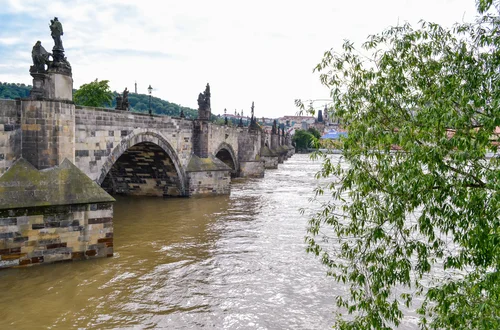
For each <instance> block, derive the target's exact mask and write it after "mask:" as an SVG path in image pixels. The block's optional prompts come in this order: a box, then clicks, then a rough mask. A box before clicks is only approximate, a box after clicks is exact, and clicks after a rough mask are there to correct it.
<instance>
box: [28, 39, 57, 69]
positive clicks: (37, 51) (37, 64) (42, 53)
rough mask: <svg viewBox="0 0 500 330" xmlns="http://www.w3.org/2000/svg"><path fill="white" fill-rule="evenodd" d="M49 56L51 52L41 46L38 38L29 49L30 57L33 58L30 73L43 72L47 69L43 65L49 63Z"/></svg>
mask: <svg viewBox="0 0 500 330" xmlns="http://www.w3.org/2000/svg"><path fill="white" fill-rule="evenodd" d="M49 56H52V54H51V53H49V52H48V51H46V50H45V48H43V46H42V42H41V41H40V40H38V41H37V42H36V44H35V45H34V46H33V49H32V50H31V58H32V59H33V65H32V66H31V67H30V72H31V73H45V72H47V69H46V67H45V65H47V66H48V65H49V64H50V61H49Z"/></svg>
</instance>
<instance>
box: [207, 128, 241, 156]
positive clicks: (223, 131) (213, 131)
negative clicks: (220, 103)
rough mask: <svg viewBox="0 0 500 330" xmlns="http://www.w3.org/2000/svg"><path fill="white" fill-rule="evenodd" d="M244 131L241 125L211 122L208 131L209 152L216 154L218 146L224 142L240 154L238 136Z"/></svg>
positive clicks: (236, 153)
mask: <svg viewBox="0 0 500 330" xmlns="http://www.w3.org/2000/svg"><path fill="white" fill-rule="evenodd" d="M242 131H243V129H242V128H239V127H230V126H221V125H215V124H211V125H210V127H209V132H208V138H209V140H208V152H209V153H212V154H213V155H215V153H216V151H217V148H219V147H220V145H221V144H222V143H223V142H224V143H226V144H228V145H230V146H231V147H232V148H233V151H234V153H235V155H238V151H239V149H238V136H239V135H240V133H241V132H242ZM235 161H236V160H235Z"/></svg>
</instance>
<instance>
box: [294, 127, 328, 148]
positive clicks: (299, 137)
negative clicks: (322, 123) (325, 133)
mask: <svg viewBox="0 0 500 330" xmlns="http://www.w3.org/2000/svg"><path fill="white" fill-rule="evenodd" d="M320 137H321V134H320V133H319V132H318V130H317V129H315V128H314V127H310V128H309V129H307V130H303V129H298V130H296V131H295V134H294V135H293V137H292V142H293V143H294V145H295V149H296V150H297V151H308V150H309V149H312V148H314V146H315V141H317V139H319V138H320Z"/></svg>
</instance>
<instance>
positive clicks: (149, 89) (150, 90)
mask: <svg viewBox="0 0 500 330" xmlns="http://www.w3.org/2000/svg"><path fill="white" fill-rule="evenodd" d="M152 91H153V87H151V85H149V87H148V92H149V115H150V116H151V92H152Z"/></svg>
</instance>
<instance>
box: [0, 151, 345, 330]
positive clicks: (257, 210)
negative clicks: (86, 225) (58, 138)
mask: <svg viewBox="0 0 500 330" xmlns="http://www.w3.org/2000/svg"><path fill="white" fill-rule="evenodd" d="M319 165H320V164H319V163H318V162H313V161H311V160H310V159H309V157H308V155H300V154H298V155H294V156H293V157H292V158H290V159H289V160H288V161H286V162H285V163H284V164H280V165H279V169H277V170H267V171H266V174H265V177H264V178H263V179H248V180H242V179H239V180H235V181H233V183H232V187H231V194H230V195H229V196H221V197H210V198H208V197H207V198H180V199H159V198H137V197H133V198H132V197H122V196H117V202H116V203H115V206H114V210H115V211H114V220H113V221H114V237H115V238H114V249H115V255H114V257H112V258H104V259H96V260H91V261H81V262H73V263H63V264H55V265H48V266H39V267H29V268H21V269H9V270H4V271H0V329H77V328H80V329H158V328H160V329H161V328H168V329H328V328H330V327H331V325H332V324H333V321H334V314H333V311H334V309H335V300H334V298H335V295H336V294H343V293H344V292H345V288H344V287H342V286H341V285H339V284H337V283H335V282H334V281H333V280H332V279H331V278H327V277H326V270H325V268H324V267H323V266H322V265H321V264H320V262H319V260H318V259H316V258H315V257H314V256H313V255H311V254H307V253H306V252H305V243H304V236H305V234H306V227H307V219H308V216H307V214H308V213H309V214H310V213H311V212H312V210H311V207H312V206H311V204H310V203H309V201H308V198H309V197H312V195H313V188H314V187H315V185H316V181H315V179H314V174H315V172H316V171H317V170H318V169H319ZM301 207H305V208H308V209H309V210H308V211H306V214H305V215H301V214H300V212H299V208H301Z"/></svg>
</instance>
